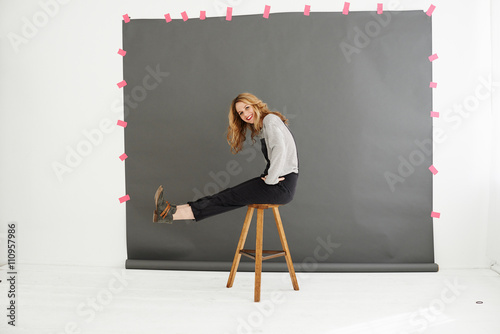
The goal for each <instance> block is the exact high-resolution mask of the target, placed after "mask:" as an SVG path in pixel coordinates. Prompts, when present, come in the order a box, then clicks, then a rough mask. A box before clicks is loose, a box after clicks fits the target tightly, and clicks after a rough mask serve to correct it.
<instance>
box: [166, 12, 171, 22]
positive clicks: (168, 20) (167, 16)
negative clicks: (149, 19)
mask: <svg viewBox="0 0 500 334" xmlns="http://www.w3.org/2000/svg"><path fill="white" fill-rule="evenodd" d="M165 21H167V22H170V21H172V19H171V18H170V14H165Z"/></svg>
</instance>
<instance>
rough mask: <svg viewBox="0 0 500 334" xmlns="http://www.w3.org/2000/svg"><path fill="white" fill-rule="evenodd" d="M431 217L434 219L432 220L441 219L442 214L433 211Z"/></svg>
mask: <svg viewBox="0 0 500 334" xmlns="http://www.w3.org/2000/svg"><path fill="white" fill-rule="evenodd" d="M431 217H432V218H439V217H441V214H440V213H439V212H434V211H432V212H431Z"/></svg>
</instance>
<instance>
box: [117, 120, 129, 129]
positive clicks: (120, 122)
mask: <svg viewBox="0 0 500 334" xmlns="http://www.w3.org/2000/svg"><path fill="white" fill-rule="evenodd" d="M116 125H119V126H123V127H124V128H126V127H127V122H124V121H122V120H120V119H119V120H118V122H116Z"/></svg>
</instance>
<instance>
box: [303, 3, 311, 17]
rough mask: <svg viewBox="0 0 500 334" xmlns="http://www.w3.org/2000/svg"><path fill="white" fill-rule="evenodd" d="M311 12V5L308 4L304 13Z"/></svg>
mask: <svg viewBox="0 0 500 334" xmlns="http://www.w3.org/2000/svg"><path fill="white" fill-rule="evenodd" d="M310 12H311V6H309V5H306V7H305V8H304V15H306V16H309V13H310Z"/></svg>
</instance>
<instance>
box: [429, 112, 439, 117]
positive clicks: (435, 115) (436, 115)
mask: <svg viewBox="0 0 500 334" xmlns="http://www.w3.org/2000/svg"><path fill="white" fill-rule="evenodd" d="M431 117H438V118H439V112H437V111H431Z"/></svg>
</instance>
